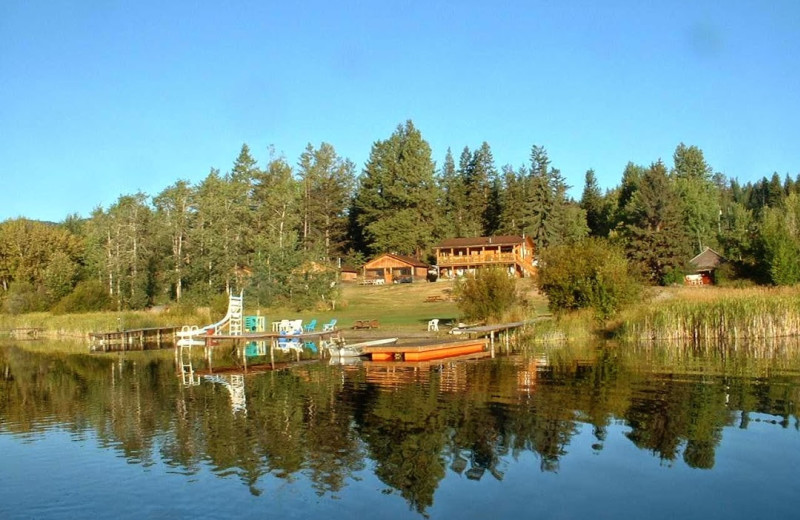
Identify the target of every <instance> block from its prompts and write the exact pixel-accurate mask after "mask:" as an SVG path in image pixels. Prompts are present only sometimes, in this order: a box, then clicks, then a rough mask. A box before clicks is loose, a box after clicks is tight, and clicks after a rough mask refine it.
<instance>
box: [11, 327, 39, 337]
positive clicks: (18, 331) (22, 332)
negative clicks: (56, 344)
mask: <svg viewBox="0 0 800 520" xmlns="http://www.w3.org/2000/svg"><path fill="white" fill-rule="evenodd" d="M42 332H44V329H43V328H41V327H17V328H14V329H9V330H4V331H2V333H3V334H7V335H8V336H10V337H12V338H14V339H39V336H40V335H41V333H42Z"/></svg>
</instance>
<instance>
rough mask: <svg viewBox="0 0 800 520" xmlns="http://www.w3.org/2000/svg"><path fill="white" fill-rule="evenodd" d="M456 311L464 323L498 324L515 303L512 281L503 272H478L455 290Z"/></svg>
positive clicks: (516, 299)
mask: <svg viewBox="0 0 800 520" xmlns="http://www.w3.org/2000/svg"><path fill="white" fill-rule="evenodd" d="M454 292H455V296H456V300H457V301H458V308H459V310H461V312H462V314H463V315H464V318H466V319H467V320H486V321H492V320H497V321H499V320H501V319H502V318H503V316H504V315H505V314H506V313H507V312H508V311H510V310H511V309H512V308H513V307H514V306H515V305H516V304H517V302H518V300H519V297H518V295H517V291H516V283H515V281H514V278H512V277H510V276H509V275H508V273H507V272H506V271H505V270H504V269H499V268H489V269H479V270H478V271H477V272H476V274H475V275H470V276H467V278H466V279H464V280H463V281H459V282H457V283H456V286H455V290H454Z"/></svg>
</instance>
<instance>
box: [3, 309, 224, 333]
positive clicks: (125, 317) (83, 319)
mask: <svg viewBox="0 0 800 520" xmlns="http://www.w3.org/2000/svg"><path fill="white" fill-rule="evenodd" d="M209 319H210V317H209V312H208V309H199V310H197V311H195V312H181V313H172V312H161V313H157V312H147V311H125V312H86V313H80V314H57V315H54V314H51V313H49V312H36V313H29V314H22V315H18V316H11V315H6V314H0V330H9V329H14V328H41V329H44V330H45V335H46V336H48V337H76V338H79V337H85V336H86V335H87V334H89V333H90V332H101V331H113V330H123V329H142V328H150V327H170V326H181V325H186V324H197V325H200V324H206V323H210V321H209Z"/></svg>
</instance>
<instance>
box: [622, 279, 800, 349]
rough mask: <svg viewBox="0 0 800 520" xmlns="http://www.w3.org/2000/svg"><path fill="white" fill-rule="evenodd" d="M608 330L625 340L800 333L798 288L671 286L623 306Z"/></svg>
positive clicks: (733, 339)
mask: <svg viewBox="0 0 800 520" xmlns="http://www.w3.org/2000/svg"><path fill="white" fill-rule="evenodd" d="M619 318H620V319H619V322H618V324H617V325H616V326H615V328H614V330H613V331H612V333H613V335H614V336H615V337H616V338H618V339H621V340H624V341H632V342H645V341H656V340H659V341H676V342H686V341H692V342H699V341H701V340H702V341H717V342H728V343H731V342H737V341H738V340H742V339H761V338H778V337H790V336H798V335H800V289H797V288H747V289H721V288H716V287H705V288H674V289H668V290H663V291H660V292H658V293H656V294H655V295H654V296H653V297H652V298H651V300H650V301H647V302H645V303H643V304H641V305H638V306H636V307H634V308H630V309H627V310H626V311H624V312H623V313H622V314H621V315H620V317H619Z"/></svg>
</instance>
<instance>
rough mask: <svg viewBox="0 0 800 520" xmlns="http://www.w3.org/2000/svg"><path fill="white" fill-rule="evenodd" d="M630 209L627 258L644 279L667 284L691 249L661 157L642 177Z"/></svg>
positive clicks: (678, 204) (683, 262)
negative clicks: (636, 267)
mask: <svg viewBox="0 0 800 520" xmlns="http://www.w3.org/2000/svg"><path fill="white" fill-rule="evenodd" d="M629 208H630V209H629V215H628V221H627V224H626V227H625V231H626V235H627V239H628V242H627V252H628V256H629V258H630V259H631V260H632V261H633V262H634V264H635V265H637V266H638V268H639V270H640V271H641V274H642V276H643V278H644V279H646V280H648V281H650V282H651V283H658V284H665V283H668V282H669V281H670V279H669V276H672V275H673V274H675V275H677V274H678V273H679V272H680V270H681V268H682V267H683V265H684V264H685V263H686V261H687V260H688V259H689V258H690V256H689V255H690V253H691V248H690V246H689V241H688V238H687V235H686V232H685V230H684V227H683V222H682V215H681V204H680V200H679V199H678V195H677V193H676V191H675V189H674V187H673V186H672V185H671V183H670V180H669V177H668V176H667V170H666V168H665V167H664V163H662V162H661V161H660V160H659V161H658V162H656V163H654V164H652V165H651V166H650V168H648V169H647V171H646V172H645V173H644V175H643V176H642V178H641V181H640V184H639V189H638V190H637V191H636V194H635V195H634V197H633V199H632V200H631V202H630V204H629Z"/></svg>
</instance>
